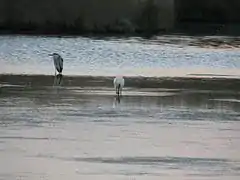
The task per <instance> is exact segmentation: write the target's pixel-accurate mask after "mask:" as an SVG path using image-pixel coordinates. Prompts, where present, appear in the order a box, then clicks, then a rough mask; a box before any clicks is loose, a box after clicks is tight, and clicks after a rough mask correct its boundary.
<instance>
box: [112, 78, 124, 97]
mask: <svg viewBox="0 0 240 180" xmlns="http://www.w3.org/2000/svg"><path fill="white" fill-rule="evenodd" d="M124 84H125V81H124V78H123V77H122V76H117V77H115V78H114V80H113V85H114V88H115V90H116V94H117V95H118V96H119V95H120V94H121V95H122V89H123V87H124Z"/></svg>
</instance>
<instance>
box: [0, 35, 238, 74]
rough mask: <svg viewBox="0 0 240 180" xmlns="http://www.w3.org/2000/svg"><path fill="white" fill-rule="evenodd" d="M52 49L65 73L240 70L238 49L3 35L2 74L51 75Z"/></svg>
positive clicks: (0, 38) (0, 49) (133, 40)
mask: <svg viewBox="0 0 240 180" xmlns="http://www.w3.org/2000/svg"><path fill="white" fill-rule="evenodd" d="M185 39H187V37H186V38H185ZM52 52H58V53H60V54H61V55H62V56H63V57H64V74H66V75H86V74H93V75H116V74H124V75H128V74H129V75H141V74H144V75H146V76H147V75H150V76H151V75H158V76H160V75H164V74H166V75H170V73H169V70H170V72H171V73H172V74H181V75H185V74H186V73H194V72H199V71H200V72H201V73H204V72H205V73H206V72H213V73H216V72H218V73H223V74H224V70H226V73H227V74H232V73H233V71H234V72H235V74H236V73H237V71H236V69H239V68H240V62H239V55H240V53H239V50H238V49H211V48H208V49H207V48H198V47H190V46H187V45H184V43H183V44H175V45H174V44H167V43H166V44H159V43H157V42H151V41H146V40H145V41H143V40H141V39H140V38H130V39H117V38H115V39H114V38H112V39H111V38H109V39H101V38H99V39H91V38H82V37H62V38H61V37H38V36H30V37H28V36H0V73H15V74H16V73H17V74H22V73H25V74H26V73H27V74H53V73H54V68H53V62H52V60H51V58H50V57H48V54H49V53H52ZM176 68H178V70H176ZM171 69H173V70H171ZM208 69H210V70H208ZM211 69H213V70H211ZM214 69H215V70H214ZM157 70H158V71H159V70H162V71H160V73H159V72H158V71H157ZM216 70H217V71H216ZM227 70H228V71H227ZM237 74H238V73H237ZM238 75H239V74H238Z"/></svg>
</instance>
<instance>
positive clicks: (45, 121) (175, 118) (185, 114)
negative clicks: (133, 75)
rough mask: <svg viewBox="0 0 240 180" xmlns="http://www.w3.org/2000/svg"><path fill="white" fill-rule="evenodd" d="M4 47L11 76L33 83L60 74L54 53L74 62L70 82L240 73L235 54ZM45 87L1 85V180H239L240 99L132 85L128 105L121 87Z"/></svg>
mask: <svg viewBox="0 0 240 180" xmlns="http://www.w3.org/2000/svg"><path fill="white" fill-rule="evenodd" d="M0 39H1V40H0V42H1V43H0V64H1V67H0V69H1V72H2V73H13V74H17V73H27V74H30V77H31V74H35V73H38V74H52V73H54V71H53V70H54V69H53V67H52V61H51V59H49V57H47V54H48V53H49V52H52V51H61V53H62V54H63V55H64V57H65V59H66V60H65V64H64V65H65V69H64V74H69V75H71V74H73V75H82V74H92V73H95V74H101V75H106V74H114V73H116V72H119V73H121V72H123V71H124V70H125V69H128V68H130V69H131V71H133V69H135V68H139V67H143V66H144V67H145V66H147V67H149V68H152V67H153V68H156V67H162V66H163V67H169V68H176V67H179V66H184V67H185V66H186V68H187V67H189V68H194V67H196V66H201V67H206V68H207V67H211V66H212V67H213V66H214V67H217V68H220V70H222V71H224V69H231V68H233V69H235V68H239V67H240V66H239V62H238V59H237V58H238V55H239V52H237V50H233V49H231V50H215V49H201V48H197V47H188V46H185V47H182V46H183V45H171V44H164V45H163V44H160V45H159V44H157V43H152V42H149V43H147V42H137V40H134V39H130V40H93V39H88V38H43V37H24V36H2V37H0ZM130 41H131V42H130ZM2 42H3V43H2ZM214 58H215V61H214V60H213V59H214ZM112 67H113V69H111V68H112ZM113 71H115V72H113ZM41 78H42V80H41V81H39V83H38V85H36V86H34V85H31V84H34V83H32V82H27V80H26V82H24V83H22V82H21V83H22V84H26V86H25V85H23V86H22V85H21V86H18V85H19V84H20V83H19V84H18V83H17V82H16V84H11V82H15V81H11V82H10V81H9V82H8V81H7V79H5V80H4V82H3V81H2V79H1V76H0V84H4V85H2V86H1V87H0V88H1V89H0V179H1V180H12V179H24V180H25V179H27V180H42V179H47V180H48V179H49V180H65V179H71V180H75V179H76V180H77V179H89V180H95V179H101V180H106V179H109V180H110V179H111V180H119V179H126V180H129V179H137V180H138V179H140V180H141V179H144V180H145V179H146V180H155V179H168V180H187V179H189V180H195V179H201V180H202V179H204V180H226V179H229V180H238V179H239V177H240V153H239V152H240V133H239V132H240V96H239V92H238V91H232V90H231V89H229V90H228V91H226V90H221V89H219V90H215V91H210V90H198V89H195V90H190V89H182V90H179V89H165V88H164V87H159V88H147V89H146V88H134V87H133V88H129V87H127V84H126V88H125V89H124V91H123V97H122V98H120V102H119V101H118V100H117V99H116V97H115V95H114V90H113V89H112V87H106V86H103V87H91V86H86V87H80V86H69V85H68V86H65V84H64V83H63V84H62V85H61V87H58V86H49V85H46V83H45V79H44V78H46V77H44V76H42V77H41ZM20 79H21V78H20ZM79 79H80V81H81V78H79ZM126 80H127V77H126ZM226 81H228V80H226ZM41 82H43V83H42V86H39V84H41ZM85 84H86V82H85Z"/></svg>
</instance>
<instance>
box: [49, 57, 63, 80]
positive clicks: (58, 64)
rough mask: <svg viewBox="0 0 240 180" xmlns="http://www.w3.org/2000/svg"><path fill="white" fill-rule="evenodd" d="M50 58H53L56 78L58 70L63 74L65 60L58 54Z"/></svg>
mask: <svg viewBox="0 0 240 180" xmlns="http://www.w3.org/2000/svg"><path fill="white" fill-rule="evenodd" d="M49 56H52V57H53V62H54V66H55V76H56V70H57V71H58V73H59V74H62V70H63V58H62V57H61V56H60V55H59V54H57V53H53V54H49Z"/></svg>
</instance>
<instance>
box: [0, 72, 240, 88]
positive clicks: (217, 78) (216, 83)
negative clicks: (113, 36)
mask: <svg viewBox="0 0 240 180" xmlns="http://www.w3.org/2000/svg"><path fill="white" fill-rule="evenodd" d="M206 76H210V77H204V74H201V75H200V76H198V75H197V74H192V77H191V76H190V77H143V76H125V81H126V85H125V86H126V87H127V88H167V89H197V90H228V91H239V90H240V79H239V78H237V77H233V76H231V75H214V74H206ZM211 76H212V77H211ZM113 78H114V77H113V76H65V75H63V76H62V80H61V83H62V85H63V86H64V87H71V86H77V87H108V88H112V87H113ZM53 83H54V76H49V75H10V74H9V75H8V74H2V75H0V84H1V85H2V87H7V85H8V84H9V85H21V86H23V87H26V88H27V87H35V86H36V87H39V86H52V85H53Z"/></svg>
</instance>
